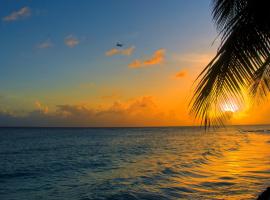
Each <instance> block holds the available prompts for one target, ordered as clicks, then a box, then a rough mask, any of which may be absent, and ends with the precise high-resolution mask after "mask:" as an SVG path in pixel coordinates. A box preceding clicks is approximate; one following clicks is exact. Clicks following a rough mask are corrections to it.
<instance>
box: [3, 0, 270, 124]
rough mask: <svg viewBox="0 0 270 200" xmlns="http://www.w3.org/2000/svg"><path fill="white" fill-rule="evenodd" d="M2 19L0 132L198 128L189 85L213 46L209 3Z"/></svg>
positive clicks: (96, 0)
mask: <svg viewBox="0 0 270 200" xmlns="http://www.w3.org/2000/svg"><path fill="white" fill-rule="evenodd" d="M0 18H1V22H0V33H1V37H0V44H1V45H0V51H1V54H0V73H1V75H2V76H1V79H0V126H102V127H103V126H108V127H111V126H180V125H196V124H197V122H196V121H195V120H194V119H193V117H192V116H189V114H188V103H189V100H190V98H191V96H192V90H193V89H194V84H193V82H194V80H195V78H196V77H197V75H198V74H199V72H200V71H201V70H202V69H203V68H204V67H205V66H206V64H207V63H208V62H209V61H210V60H211V58H212V57H213V56H214V55H215V52H216V50H217V48H218V45H219V43H218V41H219V40H218V39H216V37H217V32H216V29H215V27H214V24H213V21H212V18H211V2H210V0H204V1H197V0H189V1H187V0H170V1H164V0H148V1H144V0H136V1H133V0H116V1H108V0H91V1H83V0H76V1H75V0H65V1H42V0H35V1H33V0H3V1H1V2H0ZM117 43H119V44H120V45H117ZM269 109H270V106H268V105H267V104H266V105H265V106H264V107H263V108H261V109H260V110H261V112H260V114H256V118H254V117H253V118H252V119H251V118H250V117H249V116H250V114H253V116H254V113H255V112H254V109H253V110H252V109H251V108H250V107H248V108H246V109H245V110H244V111H242V112H239V114H236V113H235V117H234V119H232V122H231V123H240V124H241V123H242V124H243V123H268V121H267V119H268V118H267V116H268V115H267V113H268V112H269Z"/></svg>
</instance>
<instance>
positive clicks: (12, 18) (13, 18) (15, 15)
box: [2, 6, 32, 22]
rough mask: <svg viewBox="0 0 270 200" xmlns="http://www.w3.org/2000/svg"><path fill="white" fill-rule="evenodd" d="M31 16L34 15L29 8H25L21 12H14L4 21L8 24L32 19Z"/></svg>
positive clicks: (4, 18)
mask: <svg viewBox="0 0 270 200" xmlns="http://www.w3.org/2000/svg"><path fill="white" fill-rule="evenodd" d="M31 14H32V13H31V9H30V8H29V7H27V6H25V7H22V8H21V9H20V10H18V11H13V12H12V13H10V14H9V15H7V16H5V17H3V18H2V20H3V21H6V22H11V21H16V20H19V19H23V18H26V17H30V16H31Z"/></svg>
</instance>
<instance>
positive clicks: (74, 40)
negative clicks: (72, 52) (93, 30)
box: [64, 35, 80, 48]
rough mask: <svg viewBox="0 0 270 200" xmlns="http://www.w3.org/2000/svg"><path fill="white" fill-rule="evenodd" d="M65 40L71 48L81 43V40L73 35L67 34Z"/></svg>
mask: <svg viewBox="0 0 270 200" xmlns="http://www.w3.org/2000/svg"><path fill="white" fill-rule="evenodd" d="M64 42H65V45H67V46H68V47H70V48H73V47H75V46H77V45H78V44H79V43H80V41H79V40H78V39H77V38H76V37H74V36H73V35H69V36H67V37H66V38H65V41H64Z"/></svg>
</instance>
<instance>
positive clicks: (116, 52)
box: [105, 46, 135, 56]
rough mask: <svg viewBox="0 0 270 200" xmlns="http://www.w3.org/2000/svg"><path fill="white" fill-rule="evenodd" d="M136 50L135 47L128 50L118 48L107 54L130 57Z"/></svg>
mask: <svg viewBox="0 0 270 200" xmlns="http://www.w3.org/2000/svg"><path fill="white" fill-rule="evenodd" d="M134 50H135V47H134V46H131V47H128V48H126V49H116V48H113V49H110V50H109V51H107V52H106V53H105V55H106V56H113V55H125V56H130V55H132V54H133V52H134Z"/></svg>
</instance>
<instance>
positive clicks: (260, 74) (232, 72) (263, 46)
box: [190, 0, 270, 126]
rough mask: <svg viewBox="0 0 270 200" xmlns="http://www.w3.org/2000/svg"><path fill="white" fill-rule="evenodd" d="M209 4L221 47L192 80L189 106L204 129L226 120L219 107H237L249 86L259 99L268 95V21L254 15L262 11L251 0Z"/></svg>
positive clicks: (226, 114) (269, 40)
mask: <svg viewBox="0 0 270 200" xmlns="http://www.w3.org/2000/svg"><path fill="white" fill-rule="evenodd" d="M213 4H214V9H213V18H214V20H215V22H216V24H217V28H218V30H219V32H220V34H221V45H220V48H219V49H218V51H217V54H216V56H215V57H214V58H213V59H212V61H211V62H210V63H209V64H208V65H207V66H206V68H205V69H204V70H203V71H202V73H201V74H200V75H199V76H198V78H197V79H196V81H197V87H196V88H195V93H194V96H193V98H192V100H191V102H190V106H191V108H190V112H191V114H192V115H194V116H195V118H199V119H201V123H202V124H204V125H205V126H210V125H215V124H222V123H223V121H224V119H228V113H226V112H224V110H223V109H222V106H221V105H222V104H226V105H229V106H234V104H238V106H239V107H241V106H242V105H243V103H244V101H245V98H244V93H243V91H244V90H246V89H247V88H248V87H249V86H250V85H252V90H251V91H252V94H255V93H256V94H259V95H258V96H259V97H261V96H262V94H264V95H266V93H267V92H269V91H270V83H269V80H270V63H269V56H270V45H269V44H270V31H269V30H270V29H269V27H270V26H269V24H270V23H269V22H270V20H269V17H268V15H267V14H265V15H266V17H265V18H266V19H265V18H263V14H261V12H259V11H258V10H260V9H261V10H262V9H265V8H262V5H260V6H257V5H255V6H254V0H214V1H213ZM259 22H260V23H259ZM254 83H256V84H254Z"/></svg>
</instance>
